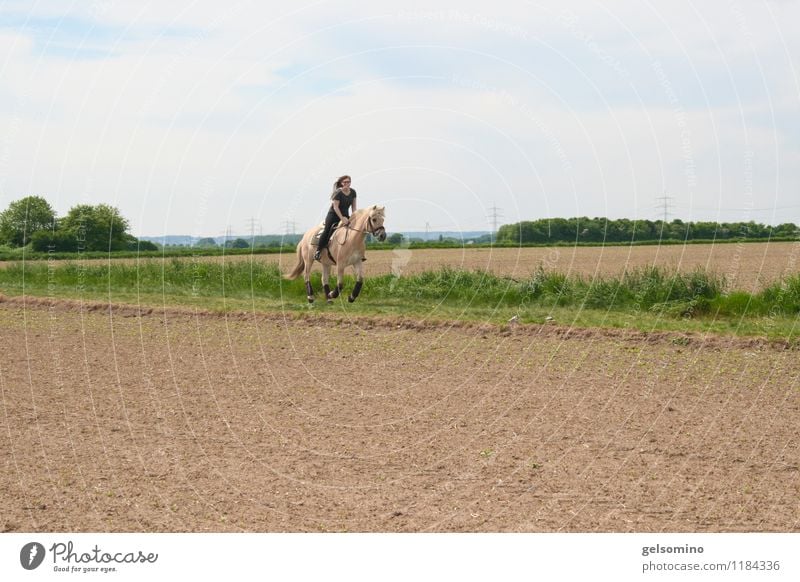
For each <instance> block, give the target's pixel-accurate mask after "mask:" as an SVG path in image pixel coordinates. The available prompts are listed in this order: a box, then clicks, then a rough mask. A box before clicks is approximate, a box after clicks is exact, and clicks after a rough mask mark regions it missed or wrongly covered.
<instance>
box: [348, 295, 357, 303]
mask: <svg viewBox="0 0 800 582" xmlns="http://www.w3.org/2000/svg"><path fill="white" fill-rule="evenodd" d="M355 300H356V298H355V297H353V296H352V295H351V296H350V297H348V298H347V302H348V303H352V302H353V301H355Z"/></svg>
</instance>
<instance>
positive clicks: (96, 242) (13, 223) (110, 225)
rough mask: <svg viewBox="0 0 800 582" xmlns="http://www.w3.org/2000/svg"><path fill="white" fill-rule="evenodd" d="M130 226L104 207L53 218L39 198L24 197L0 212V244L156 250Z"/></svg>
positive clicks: (83, 208) (71, 249) (61, 248)
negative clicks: (131, 229) (130, 228)
mask: <svg viewBox="0 0 800 582" xmlns="http://www.w3.org/2000/svg"><path fill="white" fill-rule="evenodd" d="M129 227H130V224H129V223H128V221H127V219H125V218H124V217H123V216H122V214H120V212H119V210H118V209H117V208H115V207H113V206H109V205H108V204H95V205H91V204H78V205H76V206H73V207H72V208H70V209H69V212H67V214H66V216H64V217H61V218H59V217H57V216H56V213H55V211H54V210H53V208H52V206H50V203H49V202H47V200H45V199H44V198H42V197H41V196H26V197H25V198H22V199H20V200H16V201H14V202H12V203H11V204H9V205H8V208H6V209H5V210H4V211H3V212H2V213H0V244H2V245H6V246H8V247H24V246H28V245H30V248H31V249H32V250H34V251H39V252H76V251H135V250H142V251H150V250H158V247H157V246H156V245H155V244H153V243H151V242H148V241H140V240H139V239H137V238H136V237H135V236H133V235H131V234H130V233H129V232H128V229H129Z"/></svg>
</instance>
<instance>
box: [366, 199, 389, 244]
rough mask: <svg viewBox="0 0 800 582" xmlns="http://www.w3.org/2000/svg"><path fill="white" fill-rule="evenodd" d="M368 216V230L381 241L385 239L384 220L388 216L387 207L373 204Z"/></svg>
mask: <svg viewBox="0 0 800 582" xmlns="http://www.w3.org/2000/svg"><path fill="white" fill-rule="evenodd" d="M368 216H369V218H368V219H367V230H368V231H369V232H370V233H371V234H372V236H374V237H375V238H377V239H378V240H379V241H380V242H383V241H385V240H386V228H384V226H383V221H384V219H385V216H386V207H385V206H378V205H375V206H371V207H370V208H369V212H368Z"/></svg>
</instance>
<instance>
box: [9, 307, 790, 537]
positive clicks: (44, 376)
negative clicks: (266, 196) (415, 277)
mask: <svg viewBox="0 0 800 582" xmlns="http://www.w3.org/2000/svg"><path fill="white" fill-rule="evenodd" d="M0 330H2V331H1V332H0V389H2V393H1V394H0V396H1V398H0V404H1V406H2V408H0V463H2V471H0V529H2V531H111V532H116V531H146V532H150V531H170V532H171V531H179V532H187V531H190V532H199V531H247V532H260V531H270V532H273V531H278V532H282V531H492V532H493V531H526V532H552V531H585V532H596V531H602V532H628V531H636V532H645V531H648V532H649V531H711V532H720V531H748V532H752V531H780V532H788V531H800V505H799V504H798V501H797V500H798V499H800V437H798V430H797V427H798V426H800V358H798V353H797V351H796V349H795V348H792V347H791V346H787V345H782V344H779V343H778V344H769V343H766V342H762V341H759V340H742V339H721V338H718V337H702V336H680V337H676V336H672V335H669V334H650V335H647V334H642V333H627V332H611V331H585V330H584V331H576V330H569V329H568V328H558V327H539V326H531V327H528V326H518V327H514V328H512V329H511V330H509V329H506V328H497V327H492V326H485V325H467V324H462V325H444V324H437V325H433V324H431V325H428V326H423V325H419V324H414V323H411V322H403V321H400V320H395V321H392V320H379V319H357V320H355V319H354V320H348V319H341V318H337V317H334V316H328V317H324V316H321V315H313V316H312V315H307V316H302V317H301V316H292V317H289V316H286V317H284V316H283V315H282V314H274V315H258V316H254V315H252V314H241V315H228V316H220V315H211V314H203V313H199V314H193V313H191V312H189V311H179V310H175V311H158V310H155V311H149V312H146V313H139V311H138V310H137V309H136V308H125V307H114V308H109V306H102V305H84V306H83V308H81V307H80V306H79V305H78V304H75V303H69V302H56V303H52V304H50V303H48V302H47V301H46V300H39V301H37V302H30V301H29V302H26V301H25V300H24V299H22V298H14V299H4V300H3V301H0Z"/></svg>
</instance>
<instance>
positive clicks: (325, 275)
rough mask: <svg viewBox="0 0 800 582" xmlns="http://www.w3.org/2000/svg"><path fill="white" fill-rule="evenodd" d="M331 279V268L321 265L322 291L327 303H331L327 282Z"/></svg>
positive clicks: (329, 287) (325, 264)
mask: <svg viewBox="0 0 800 582" xmlns="http://www.w3.org/2000/svg"><path fill="white" fill-rule="evenodd" d="M330 278H331V267H330V265H328V264H327V263H322V290H323V291H324V293H325V299H326V300H327V302H328V303H330V302H331V301H333V299H332V298H331V286H330V285H329V281H330Z"/></svg>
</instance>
